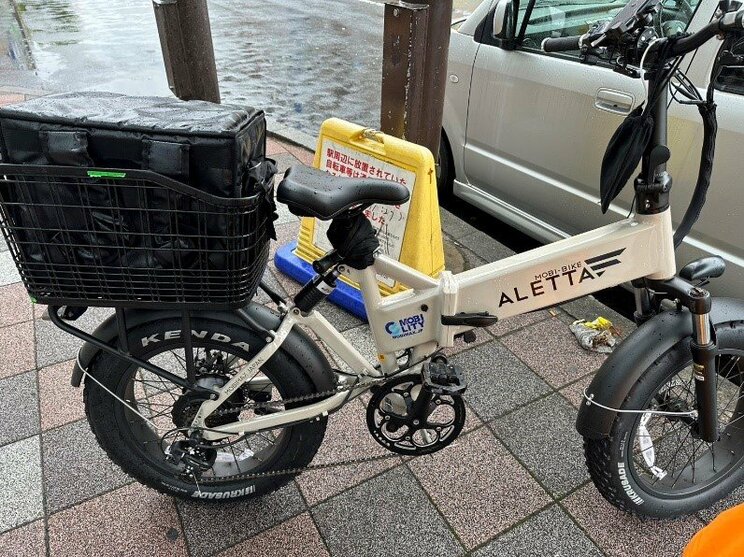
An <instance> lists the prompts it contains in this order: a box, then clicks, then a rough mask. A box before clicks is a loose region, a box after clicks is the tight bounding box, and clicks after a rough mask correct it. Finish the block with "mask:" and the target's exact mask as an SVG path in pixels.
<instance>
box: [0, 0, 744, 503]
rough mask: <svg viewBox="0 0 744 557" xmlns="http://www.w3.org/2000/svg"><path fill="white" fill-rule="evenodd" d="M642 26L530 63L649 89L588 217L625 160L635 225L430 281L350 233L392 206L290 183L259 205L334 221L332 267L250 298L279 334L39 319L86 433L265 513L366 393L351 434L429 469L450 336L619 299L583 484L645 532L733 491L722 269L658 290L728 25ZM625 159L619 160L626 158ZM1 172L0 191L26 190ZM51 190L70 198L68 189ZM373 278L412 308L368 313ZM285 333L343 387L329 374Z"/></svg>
mask: <svg viewBox="0 0 744 557" xmlns="http://www.w3.org/2000/svg"><path fill="white" fill-rule="evenodd" d="M658 9H660V8H659V3H658V0H647V1H645V2H639V3H633V5H632V6H628V7H626V8H625V9H624V10H623V11H622V12H621V13H620V14H619V15H618V17H616V18H615V19H614V20H613V21H611V22H606V23H604V24H601V25H598V26H596V27H594V28H593V29H591V30H590V31H589V32H587V33H586V34H584V35H582V36H581V37H566V38H558V39H553V38H549V39H547V40H546V41H545V42H544V49H545V50H546V51H559V50H577V49H579V50H581V51H582V56H583V58H584V60H585V61H591V60H592V59H596V58H597V57H599V58H603V59H604V60H606V61H608V62H609V63H612V64H614V65H615V66H616V67H617V69H618V70H619V71H623V72H625V73H626V74H628V75H629V76H631V77H639V76H640V77H644V76H643V75H642V74H643V73H644V72H645V77H646V78H648V79H649V98H648V101H647V104H646V106H645V108H644V109H642V110H639V111H638V112H637V113H635V114H634V116H635V117H636V120H633V121H629V123H628V125H637V126H639V127H638V128H634V129H639V130H641V131H643V133H641V134H640V135H641V136H642V137H643V138H645V139H643V140H642V141H641V142H640V143H638V142H636V143H629V144H623V143H622V137H623V136H622V134H618V135H616V138H615V143H614V147H613V149H615V148H617V149H618V150H616V151H614V150H613V149H611V150H610V153H609V155H610V158H609V159H608V161H609V162H608V163H607V164H609V165H610V167H612V163H613V160H612V155H613V154H615V155H617V154H618V153H619V157H620V162H621V163H622V164H620V165H616V167H615V168H616V172H615V175H614V176H613V178H614V179H613V180H610V181H608V182H606V183H605V182H603V191H602V201H603V207H604V208H605V209H606V207H607V206H608V204H609V202H610V201H612V199H613V198H614V197H615V196H616V195H617V194H618V193H619V189H620V188H621V187H622V186H623V185H624V184H625V182H626V181H627V177H628V176H627V173H628V172H632V171H633V170H634V168H635V167H636V163H637V162H638V159H640V158H642V170H641V173H640V174H639V176H638V178H637V179H636V180H635V182H634V187H635V190H636V202H635V214H633V215H632V216H630V217H629V218H627V219H625V220H622V221H620V222H617V223H614V224H610V225H608V226H604V227H602V228H599V229H597V230H593V231H591V232H587V233H585V234H581V235H579V236H576V237H573V238H569V239H566V240H563V241H559V242H556V243H554V244H550V245H547V246H544V247H540V248H538V249H535V250H532V251H529V252H526V253H522V254H518V255H514V256H512V257H509V258H506V259H503V260H501V261H497V262H493V263H489V264H486V265H484V266H482V267H479V268H476V269H472V270H469V271H466V272H463V273H459V274H456V275H453V274H452V273H450V272H448V271H444V272H442V273H441V275H440V276H439V277H438V278H436V279H434V278H431V277H429V276H426V275H424V274H422V273H419V272H417V271H415V270H413V269H411V268H409V267H407V266H405V265H402V264H400V263H399V262H397V261H395V260H393V259H391V258H389V257H386V256H385V255H382V254H380V253H379V250H378V242H377V238H376V236H375V231H374V229H373V228H372V226H371V224H370V223H369V221H368V220H367V219H366V217H365V215H364V210H365V209H366V208H368V207H369V206H370V205H372V204H375V203H382V204H396V205H397V204H402V203H404V202H406V201H407V199H408V195H409V194H408V191H407V190H406V188H404V187H403V186H401V185H399V184H396V183H392V182H385V181H380V180H372V179H346V178H335V177H331V176H330V175H328V174H326V173H323V172H321V171H318V170H313V169H309V168H304V167H296V168H293V169H291V170H290V171H289V172H288V173H287V175H286V176H285V178H284V180H283V181H282V182H281V184H280V185H279V187H278V189H277V199H278V200H279V201H280V202H282V203H285V204H287V205H288V207H289V209H290V210H291V211H292V212H293V213H294V214H296V215H300V216H310V217H316V218H319V219H322V220H332V221H333V222H332V224H331V226H330V229H329V232H328V236H329V239H330V241H331V243H332V244H333V246H334V248H335V249H334V250H333V251H331V252H329V253H328V254H326V255H325V256H324V257H323V258H322V259H320V260H318V261H316V262H315V264H314V268H315V270H316V272H317V276H316V277H315V278H314V279H312V280H311V281H310V282H309V283H308V284H306V285H305V286H304V288H303V289H302V290H301V291H300V292H299V294H297V295H296V296H295V297H294V299H293V300H284V299H282V298H281V297H280V296H279V295H278V294H276V292H274V291H272V290H271V289H270V288H268V287H266V286H265V285H262V288H264V290H265V291H266V292H267V294H268V295H269V296H270V297H271V298H272V300H273V301H274V302H275V303H276V305H277V307H278V312H275V311H272V310H269V309H267V308H265V307H262V306H259V305H257V304H255V303H251V304H250V305H248V306H247V307H245V308H244V309H239V310H236V311H227V310H224V311H223V310H216V309H215V310H199V311H179V310H178V309H177V308H170V309H157V308H147V309H141V308H140V309H137V308H136V307H129V308H127V309H122V307H117V312H116V316H115V317H112V318H111V319H109V320H107V321H106V322H104V323H103V324H102V325H101V326H100V327H99V328H98V329H97V330H96V331H95V332H94V333H93V334H92V335H91V334H86V333H84V332H83V331H81V330H80V329H77V328H75V327H73V326H72V325H70V323H69V319H66V317H67V318H70V317H74V315H71V314H70V313H69V312H70V311H71V310H70V309H69V308H68V309H67V310H65V311H67V312H68V313H67V315H65V313H64V312H62V309H61V304H60V305H58V306H57V307H52V308H51V311H50V315H51V319H52V320H53V321H54V322H55V323H56V324H57V325H58V326H59V327H61V328H62V329H64V330H66V331H68V332H70V333H72V334H75V335H77V336H79V337H80V338H83V339H84V340H86V342H87V344H86V345H85V346H84V347H83V348H82V350H81V351H80V354H79V356H78V360H77V364H76V366H75V371H74V376H73V384H75V385H80V384H81V381H82V379H83V377H85V378H86V379H85V406H86V411H87V416H88V419H89V421H90V424H91V426H92V429H93V431H94V432H95V434H96V437H97V438H98V441H99V442H100V444H101V446H102V447H103V448H104V449H105V450H106V452H107V453H108V455H109V456H110V457H111V459H112V460H113V461H114V462H116V463H117V464H119V465H120V466H121V467H122V468H123V469H124V470H125V471H126V472H127V473H129V474H130V475H132V476H133V477H135V478H136V479H137V480H139V481H140V482H142V483H144V484H147V485H149V486H151V487H153V488H155V489H158V490H160V491H163V492H165V493H169V494H172V495H175V496H179V497H186V498H202V499H208V500H212V499H214V500H221V499H235V498H240V497H247V496H257V495H261V494H264V493H267V492H270V491H272V490H274V489H277V488H278V487H280V486H281V485H283V484H285V483H286V482H288V481H289V480H290V479H291V477H292V476H293V475H295V474H298V473H301V472H302V471H303V470H305V469H307V467H309V466H312V465H311V464H310V463H311V461H312V459H313V456H314V455H315V453H316V451H317V449H318V448H319V446H320V444H321V442H322V440H323V435H324V431H325V428H326V420H327V416H328V415H329V414H331V413H333V412H335V411H337V410H339V409H340V408H341V407H342V406H344V405H345V404H346V403H348V402H349V401H350V400H352V399H354V398H357V397H359V396H360V395H361V394H363V393H364V392H366V391H368V390H371V391H372V397H371V400H370V401H369V403H368V412H367V418H368V425H369V429H370V432H371V433H372V435H373V436H374V438H375V439H376V440H377V441H378V442H379V443H380V444H381V445H383V446H384V447H386V448H387V449H389V450H390V451H392V452H393V453H394V454H406V455H419V454H426V453H431V452H434V451H437V450H440V449H442V448H443V447H445V446H447V445H448V444H450V443H451V442H452V441H454V440H455V439H456V438H457V436H458V434H459V433H460V431H461V430H462V428H463V424H464V421H465V406H464V404H463V402H462V398H461V397H462V394H463V392H464V391H465V388H466V379H465V377H466V370H461V369H459V368H458V367H457V366H454V365H452V364H451V363H449V362H448V361H447V358H446V357H445V356H444V354H443V352H442V349H443V348H445V347H449V346H453V344H454V342H455V339H456V338H458V337H461V336H462V337H464V339H465V341H472V340H473V334H472V329H474V328H476V327H485V326H489V325H492V324H493V323H496V322H497V321H499V320H502V319H507V318H509V317H512V316H515V315H519V314H523V313H527V312H531V311H535V310H539V309H541V308H546V307H550V306H553V305H556V304H559V303H562V302H564V301H567V300H570V299H573V298H578V297H580V296H585V295H587V294H591V293H593V292H597V291H599V290H602V289H605V288H608V287H611V286H615V285H618V284H621V283H625V282H628V281H632V283H633V285H634V287H635V293H636V301H637V318H638V320H639V322H642V324H641V326H640V327H639V328H638V329H637V330H636V331H635V332H634V333H633V334H631V335H630V336H629V337H628V338H627V339H625V341H624V342H623V343H622V344H621V345H620V346H619V348H618V349H617V350H616V351H615V352H614V354H612V355H611V356H610V357H609V358H608V359H607V361H606V363H605V364H604V365H603V366H602V368H601V369H600V370H599V372H598V373H597V375H596V377H595V379H594V380H593V381H592V383H591V385H590V386H589V387H588V388H587V389H586V391H585V399H586V400H585V401H584V403H583V404H582V406H581V410H580V412H579V417H578V422H577V427H578V430H579V432H580V433H581V435H582V436H583V437H584V439H585V450H586V460H587V465H588V467H589V471H590V474H591V477H592V479H593V480H594V483H595V484H596V486H597V488H598V489H599V490H600V492H601V493H602V495H604V497H605V498H606V499H608V500H609V501H610V502H611V503H613V504H614V505H616V506H618V507H619V508H621V509H624V510H627V511H631V512H634V513H637V514H640V515H647V516H653V517H666V516H673V515H682V514H686V513H690V512H693V511H696V510H698V509H700V508H703V507H705V506H708V505H710V504H711V503H712V502H713V501H715V500H717V499H719V498H721V497H723V496H724V495H726V494H728V493H730V492H731V491H732V490H733V489H734V488H735V487H737V486H738V485H740V484H741V483H742V481H744V467H742V462H743V461H744V427H742V426H743V425H744V422H741V421H740V420H741V419H742V415H744V401H743V398H742V392H741V391H742V371H743V370H744V366H742V359H741V358H742V355H744V303H742V302H741V301H739V300H734V299H711V296H710V294H709V293H708V292H707V291H706V290H704V289H703V288H702V284H703V283H704V281H707V280H709V279H711V278H714V277H717V276H720V274H721V273H722V272H723V270H724V264H723V261H722V260H721V259H719V258H707V259H704V260H700V261H696V262H693V263H691V264H689V265H688V266H686V267H685V268H684V269H682V270H681V272H680V273H679V276H676V268H675V259H674V247H675V241H676V243H678V242H679V241H681V238H682V237H683V236H684V235H685V234H686V233H687V232H689V229H690V227H691V226H692V224H693V223H694V221H695V219H696V218H697V215H698V214H699V211H700V209H701V208H702V204H703V203H704V199H705V190H706V189H707V183H708V180H707V178H709V176H710V163H711V160H712V146H713V143H714V139H715V127H714V125H713V124H714V116H713V117H711V113H713V106H714V105H713V104H712V99H711V98H710V96H709V98H708V99H707V100H704V99H702V98H701V97H700V95H699V94H698V93H697V90H695V89H694V88H692V87H691V86H690V84H689V82H688V81H687V80H686V79H685V77H684V76H683V75H682V74H681V72H680V71H679V60H680V57H681V56H683V55H684V54H686V53H688V52H691V51H693V50H695V49H696V48H698V47H699V46H701V45H702V44H703V43H705V42H706V41H708V40H710V39H712V38H714V37H715V36H716V35H722V36H728V37H731V36H734V35H735V34H736V33H740V32H741V31H742V30H743V29H744V26H743V25H742V19H743V18H744V10H741V11H738V12H729V13H725V14H722V15H721V17H720V18H719V19H716V20H715V21H713V22H712V23H711V24H710V25H708V26H707V27H705V28H703V29H702V30H700V31H698V32H697V33H695V34H692V35H686V36H679V37H676V38H673V39H669V38H657V37H656V35H655V34H654V30H653V26H652V25H651V18H652V15H653V13H654V11H655V10H658ZM734 62H735V61H734ZM732 63H733V62H732ZM670 83H671V85H670ZM670 87H671V90H672V92H673V94H674V96H675V97H676V98H679V97H685V98H686V99H687V102H692V103H695V104H698V105H699V107H700V108H701V113H702V114H704V116H706V118H707V119H706V120H704V121H705V122H706V128H705V130H706V141H705V146H704V157H703V161H702V163H701V179H700V180H699V182H698V188H697V189H696V193H695V197H694V199H693V201H692V203H691V209H690V210H688V213H687V215H686V217H685V220H684V222H683V224H682V226H681V227H680V229H679V230H678V231H677V235H676V237H675V233H674V231H673V229H672V221H671V216H670V209H669V196H670V191H671V177H670V176H669V174H668V173H667V172H666V162H667V160H668V158H669V150H668V148H667V147H666V133H667V127H666V118H667V104H668V102H667V101H668V92H669V90H670ZM627 129H628V128H625V131H627ZM635 137H637V136H635ZM623 146H625V147H626V148H627V147H628V146H630V147H633V148H635V151H636V152H637V155H636V157H637V158H635V159H633V158H632V156H631V155H630V154H629V153H630V151H632V149H631V150H626V151H621V150H620V149H621V148H622V147H623ZM627 157H630V158H629V159H628V158H627ZM615 162H617V161H615ZM628 163H632V164H628ZM625 167H630V168H629V170H628V168H625ZM11 170H13V169H6V170H5V174H6V175H15V174H13V173H14V172H15V173H21V172H22V170H20V169H18V168H15V170H13V171H12V172H11ZM65 172H66V174H65V176H67V178H66V179H70V177H71V176H77V175H78V174H75V173H76V172H79V171H78V170H67V171H65ZM88 176H95V177H96V178H98V179H105V178H106V174H105V173H101V172H98V174H95V175H93V174H90V173H88ZM135 176H136V173H135ZM111 183H112V184H114V183H116V184H121V183H122V182H121V181H119V182H116V181H115V180H112V182H111ZM161 185H163V186H164V187H168V188H171V189H173V190H178V188H179V187H181V189H183V187H182V186H177V185H176V184H175V183H171V182H168V181H161ZM112 187H113V186H112ZM179 191H180V190H179ZM9 239H10V241H11V243H12V241H13V231H12V230H11V231H10V233H9ZM342 275H343V276H345V277H348V278H349V279H351V280H352V281H354V282H356V283H357V284H359V286H360V289H361V292H362V294H363V297H364V303H365V307H366V311H367V315H368V317H369V325H370V329H371V332H372V336H373V338H374V341H375V344H376V347H377V352H378V354H379V356H378V361H377V362H374V363H373V362H368V361H367V360H366V359H365V358H364V357H363V356H362V355H360V353H359V352H358V350H357V349H356V348H355V347H354V346H353V345H351V344H350V343H349V342H348V341H347V340H346V339H345V338H344V337H343V336H342V335H341V334H340V333H339V332H338V331H337V330H336V329H334V327H333V326H332V325H331V324H330V323H329V322H328V321H327V320H326V319H325V318H324V317H323V316H322V315H320V314H319V313H318V312H316V311H315V309H314V308H315V307H316V305H317V304H318V302H320V301H321V300H323V299H324V298H325V297H326V296H327V295H328V294H329V293H330V292H331V291H332V290H333V288H334V287H335V285H336V281H337V280H338V279H339V277H340V276H342ZM377 275H386V276H388V277H391V278H393V279H395V280H396V281H398V282H400V283H402V284H404V285H406V286H407V287H409V289H408V290H406V291H404V292H401V293H398V294H394V295H391V296H388V297H385V298H383V297H381V296H380V293H379V290H378V283H377V279H376V276H377ZM196 287H199V285H198V284H197V285H196ZM71 301H74V300H71ZM669 301H671V304H670V302H669ZM71 305H74V304H71ZM100 305H105V304H100ZM134 305H136V304H134ZM670 305H671V306H672V309H670V310H666V311H665V309H664V308H665V307H668V306H670ZM675 306H676V307H675ZM72 313H73V314H74V313H75V312H74V308H73V310H72ZM301 327H302V328H305V329H309V330H310V331H312V332H313V333H314V334H315V335H316V336H317V338H319V339H321V340H322V341H323V342H324V343H325V344H326V345H327V346H328V347H329V348H330V349H331V350H332V351H333V352H335V353H336V354H337V355H338V357H339V358H340V359H341V360H343V361H344V362H345V363H346V365H347V366H348V368H349V369H350V370H353V371H341V370H337V369H333V368H332V367H331V365H330V364H329V363H328V361H327V359H326V357H325V356H324V355H323V352H322V351H321V350H320V349H319V347H318V346H317V344H316V343H315V341H314V340H312V338H311V337H310V336H308V335H307V334H306V333H305V332H303V331H302V329H301ZM494 369H495V370H497V369H498V362H494ZM493 380H494V381H498V380H499V378H498V375H497V373H494V379H493ZM485 473H487V471H486V472H485Z"/></svg>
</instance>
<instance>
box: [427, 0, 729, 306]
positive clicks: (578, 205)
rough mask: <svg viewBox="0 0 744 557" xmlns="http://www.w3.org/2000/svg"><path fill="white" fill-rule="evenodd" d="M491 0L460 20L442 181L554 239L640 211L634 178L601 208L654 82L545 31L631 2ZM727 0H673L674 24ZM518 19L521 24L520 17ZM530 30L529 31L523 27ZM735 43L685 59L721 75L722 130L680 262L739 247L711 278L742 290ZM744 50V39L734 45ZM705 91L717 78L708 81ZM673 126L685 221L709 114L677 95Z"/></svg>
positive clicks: (679, 204) (575, 25)
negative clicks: (722, 66) (719, 64)
mask: <svg viewBox="0 0 744 557" xmlns="http://www.w3.org/2000/svg"><path fill="white" fill-rule="evenodd" d="M527 4H529V2H527V1H525V0H522V2H518V3H517V2H515V1H514V0H486V1H484V2H483V3H481V4H480V5H479V6H478V7H477V8H476V9H475V10H474V11H473V13H472V14H471V15H470V16H469V17H468V18H466V19H464V20H462V21H459V22H456V23H455V24H454V25H453V28H452V39H451V44H450V55H449V67H448V73H449V82H448V84H447V94H446V100H445V112H444V125H443V128H444V132H443V141H442V147H441V152H440V160H441V161H442V162H441V164H442V166H441V170H442V177H441V179H440V184H441V185H440V188H441V192H442V193H443V194H444V195H447V194H449V193H454V195H456V196H457V197H460V198H462V199H465V200H467V201H468V202H470V203H472V204H473V205H476V206H478V207H480V208H481V209H483V210H485V211H487V212H489V213H491V214H492V215H494V216H496V217H497V218H499V219H501V220H503V221H505V222H507V223H509V224H510V225H512V226H514V227H516V228H518V229H520V230H522V231H524V232H525V233H527V234H528V235H530V236H532V237H534V238H536V239H538V240H540V241H543V242H552V241H555V240H558V239H561V238H565V237H567V236H571V235H574V234H577V233H580V232H583V231H586V230H589V229H592V228H596V227H598V226H601V225H603V224H607V223H608V222H611V221H613V220H618V219H619V218H620V217H624V216H626V215H627V214H628V212H629V210H630V207H631V204H632V200H633V188H632V185H628V186H626V188H625V189H624V190H623V193H622V194H621V195H620V196H619V197H618V198H617V199H616V200H615V202H614V203H613V204H612V206H611V208H610V210H609V211H608V213H607V214H606V215H603V214H602V213H601V211H600V208H599V175H600V165H601V162H602V157H603V155H604V152H605V147H606V146H607V143H608V141H609V139H610V137H611V136H612V134H613V132H614V131H615V129H616V128H617V127H618V125H619V124H620V123H621V122H622V121H623V118H624V117H625V115H626V114H628V113H629V112H630V111H631V110H633V109H634V108H635V107H637V106H638V105H640V104H641V103H643V102H644V100H645V91H644V84H643V83H642V82H641V81H640V80H638V79H631V78H628V77H625V76H623V75H621V74H619V73H616V72H613V71H612V70H611V69H610V68H608V67H603V66H602V65H587V64H582V63H580V62H579V53H578V52H576V53H570V54H546V53H544V52H542V51H541V50H540V43H541V42H542V40H543V39H544V38H545V37H560V36H567V35H578V34H581V33H584V32H585V31H587V30H588V28H589V27H590V26H591V25H593V24H594V23H595V22H597V21H601V20H605V19H611V18H612V17H613V15H614V14H615V13H617V11H619V10H620V8H621V7H622V6H623V5H624V4H625V1H611V0H610V1H607V0H604V1H603V0H535V6H534V9H533V11H532V14H531V17H530V20H529V21H528V22H527V23H526V25H523V24H524V14H525V8H526V5H527ZM717 4H718V2H717V0H664V2H663V9H662V12H661V14H660V16H659V18H658V21H657V24H658V29H659V32H660V33H664V34H674V33H677V32H678V31H680V30H684V29H689V30H690V31H693V30H697V29H699V28H700V27H702V26H703V25H705V24H706V23H708V21H709V20H710V18H711V16H712V15H713V13H714V12H715V10H716V7H717ZM510 21H511V22H514V23H511V24H510ZM522 29H523V31H522V32H520V31H521V30H522ZM720 46H721V43H716V42H715V41H710V42H708V43H707V44H706V45H705V46H704V47H703V48H701V49H700V50H698V52H697V53H696V54H695V55H694V56H687V58H686V59H685V60H684V61H683V62H682V66H681V68H683V69H684V70H685V71H686V73H687V75H688V76H689V77H690V78H691V79H692V81H693V83H694V84H695V85H696V86H697V87H698V88H700V89H701V90H702V89H704V88H706V87H707V85H708V82H709V80H710V79H714V80H715V84H716V89H717V90H716V96H715V98H716V102H717V103H718V125H719V129H718V140H717V147H716V159H715V167H714V171H713V179H712V183H711V187H710V190H709V192H708V203H707V205H706V206H705V208H704V209H703V212H702V215H701V217H700V220H699V221H698V223H697V225H696V226H695V228H694V229H693V231H692V233H691V234H690V236H688V238H687V239H686V240H685V243H684V244H683V245H682V246H680V248H679V249H678V251H677V257H678V261H677V263H678V264H679V265H683V264H684V263H687V262H689V261H691V260H693V259H696V258H698V257H701V256H703V255H708V254H716V255H720V256H722V257H723V258H724V259H726V263H727V271H726V274H725V275H724V276H723V278H721V279H718V280H716V281H715V284H713V285H712V287H711V289H712V290H713V291H714V292H715V293H716V294H719V295H739V296H741V295H742V290H743V289H742V285H744V210H743V209H744V70H726V71H725V72H723V73H721V74H720V75H719V71H718V69H717V68H716V57H717V54H718V52H719V49H720ZM734 51H735V52H736V53H738V54H744V40H742V41H740V42H739V43H738V44H737V45H736V46H735V48H734ZM702 92H703V93H704V90H703V91H702ZM669 138H670V148H671V151H672V158H671V161H670V165H669V170H670V172H671V173H672V176H673V178H674V185H673V188H672V197H671V199H672V208H673V217H674V221H675V225H676V224H678V223H679V221H680V220H681V218H682V215H683V214H684V211H685V209H686V208H687V204H688V202H689V200H690V197H691V195H692V190H693V188H694V186H695V182H696V179H697V174H698V164H699V160H700V149H701V145H702V123H701V120H700V115H699V113H698V111H697V109H696V108H695V107H694V106H689V105H688V106H684V105H680V104H678V103H676V102H675V103H673V104H672V107H671V110H670V123H669Z"/></svg>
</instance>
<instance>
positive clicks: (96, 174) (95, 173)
mask: <svg viewBox="0 0 744 557" xmlns="http://www.w3.org/2000/svg"><path fill="white" fill-rule="evenodd" d="M88 176H90V177H91V178H126V177H127V173H126V172H107V171H105V170H89V171H88Z"/></svg>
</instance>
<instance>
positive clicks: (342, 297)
mask: <svg viewBox="0 0 744 557" xmlns="http://www.w3.org/2000/svg"><path fill="white" fill-rule="evenodd" d="M296 247H297V242H290V243H288V244H287V245H284V246H282V247H280V248H279V249H278V250H277V252H276V255H275V256H274V264H275V265H276V268H277V269H279V270H280V271H281V272H282V273H284V274H285V275H288V276H290V277H292V278H293V279H295V280H296V281H298V282H300V283H302V284H305V283H306V282H307V281H309V280H310V279H311V278H313V277H314V276H315V275H316V274H317V273H316V272H315V271H314V270H313V266H312V265H310V263H308V262H307V261H303V260H302V259H300V258H299V257H297V256H296V255H295V254H294V250H295V248H296ZM328 299H329V300H330V301H331V302H333V303H334V304H336V305H337V306H340V307H342V308H344V309H345V310H346V311H349V312H351V313H353V314H354V315H356V316H357V317H358V318H359V319H362V320H364V321H367V312H366V310H365V309H364V301H363V300H362V293H361V292H359V290H357V289H356V288H354V287H353V286H350V285H348V284H346V283H345V282H343V281H340V280H339V281H338V283H337V286H336V288H335V289H334V290H333V292H331V295H330V296H328Z"/></svg>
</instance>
